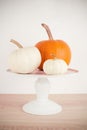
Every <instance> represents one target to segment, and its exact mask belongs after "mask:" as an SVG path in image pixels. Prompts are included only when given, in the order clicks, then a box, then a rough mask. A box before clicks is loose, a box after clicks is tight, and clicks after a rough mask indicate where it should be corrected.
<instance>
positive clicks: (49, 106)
mask: <svg viewBox="0 0 87 130" xmlns="http://www.w3.org/2000/svg"><path fill="white" fill-rule="evenodd" d="M23 110H24V112H26V113H30V114H34V115H52V114H56V113H59V112H61V111H62V107H61V106H60V105H58V104H57V103H55V102H53V101H51V100H47V101H39V100H34V101H31V102H30V103H27V104H25V105H24V106H23Z"/></svg>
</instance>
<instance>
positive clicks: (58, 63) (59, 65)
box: [43, 58, 68, 74]
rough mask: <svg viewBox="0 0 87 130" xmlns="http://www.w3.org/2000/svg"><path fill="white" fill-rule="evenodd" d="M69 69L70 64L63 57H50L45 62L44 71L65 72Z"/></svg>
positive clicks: (48, 72) (51, 72)
mask: <svg viewBox="0 0 87 130" xmlns="http://www.w3.org/2000/svg"><path fill="white" fill-rule="evenodd" d="M67 69H68V65H67V64H66V62H65V61H64V60H62V59H56V58H55V59H48V60H46V61H45V62H44V64H43V71H44V72H45V73H46V74H64V73H65V72H67Z"/></svg>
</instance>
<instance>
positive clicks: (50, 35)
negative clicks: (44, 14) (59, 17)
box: [41, 23, 53, 40]
mask: <svg viewBox="0 0 87 130" xmlns="http://www.w3.org/2000/svg"><path fill="white" fill-rule="evenodd" d="M41 25H42V26H43V27H44V28H45V29H46V32H47V34H48V37H49V39H50V40H53V36H52V33H51V31H50V28H49V27H48V25H46V24H45V23H42V24H41Z"/></svg>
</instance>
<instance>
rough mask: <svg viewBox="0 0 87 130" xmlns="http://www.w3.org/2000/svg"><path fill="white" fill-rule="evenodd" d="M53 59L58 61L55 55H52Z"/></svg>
mask: <svg viewBox="0 0 87 130" xmlns="http://www.w3.org/2000/svg"><path fill="white" fill-rule="evenodd" d="M50 55H51V56H52V57H53V59H58V58H57V57H56V56H55V55H54V54H50Z"/></svg>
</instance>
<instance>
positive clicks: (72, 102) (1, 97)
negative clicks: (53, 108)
mask: <svg viewBox="0 0 87 130" xmlns="http://www.w3.org/2000/svg"><path fill="white" fill-rule="evenodd" d="M34 98H35V95H27V94H19V95H18V94H0V130H87V94H58V95H57V94H55V95H50V96H49V98H50V99H52V100H54V101H55V102H58V103H59V104H61V105H62V107H63V111H62V112H60V113H58V114H56V115H49V116H37V115H32V114H27V113H25V112H24V111H23V110H22V107H23V105H24V104H25V103H27V102H28V101H31V100H33V99H34Z"/></svg>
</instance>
